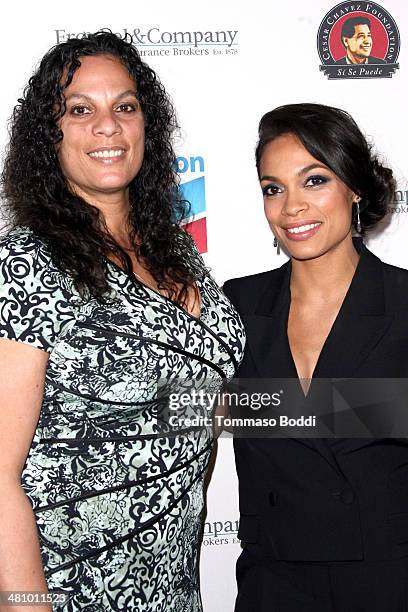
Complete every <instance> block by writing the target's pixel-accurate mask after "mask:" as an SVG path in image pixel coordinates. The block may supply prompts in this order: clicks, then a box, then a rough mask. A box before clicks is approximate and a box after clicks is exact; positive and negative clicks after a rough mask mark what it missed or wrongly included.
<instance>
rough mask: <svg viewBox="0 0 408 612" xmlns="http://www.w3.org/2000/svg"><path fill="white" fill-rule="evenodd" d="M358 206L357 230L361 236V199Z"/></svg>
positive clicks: (357, 202) (357, 201)
mask: <svg viewBox="0 0 408 612" xmlns="http://www.w3.org/2000/svg"><path fill="white" fill-rule="evenodd" d="M356 204H357V222H356V230H357V232H358V233H359V234H361V221H360V198H358V200H356Z"/></svg>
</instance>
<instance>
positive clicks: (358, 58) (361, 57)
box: [334, 17, 386, 64]
mask: <svg viewBox="0 0 408 612" xmlns="http://www.w3.org/2000/svg"><path fill="white" fill-rule="evenodd" d="M341 42H342V43H343V46H344V47H345V49H346V55H345V56H344V57H341V58H340V59H339V60H337V61H336V62H334V63H335V64H386V62H385V61H384V60H383V59H380V58H378V57H374V56H373V55H371V50H372V48H373V39H372V36H371V22H370V20H369V19H368V17H350V18H349V19H346V20H345V21H344V23H343V26H342V28H341Z"/></svg>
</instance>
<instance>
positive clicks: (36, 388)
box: [0, 339, 52, 612]
mask: <svg viewBox="0 0 408 612" xmlns="http://www.w3.org/2000/svg"><path fill="white" fill-rule="evenodd" d="M47 361H48V353H47V352H45V351H43V350H40V349H37V348H34V347H32V346H29V345H27V344H23V343H22V342H15V341H13V340H6V339H0V591H13V592H14V591H42V592H47V584H46V581H45V577H44V571H43V566H42V561H41V555H40V546H39V541H38V534H37V527H36V523H35V519H34V513H33V510H32V507H31V504H30V501H29V499H28V498H27V496H26V494H25V492H24V490H23V489H22V487H21V472H22V469H23V467H24V463H25V460H26V457H27V455H28V452H29V449H30V445H31V441H32V438H33V435H34V431H35V428H36V425H37V421H38V417H39V413H40V409H41V403H42V398H43V392H44V380H45V371H46V367H47ZM1 610H4V612H20V611H21V612H30V611H32V612H40V611H41V612H45V611H49V610H52V607H51V606H50V605H47V606H27V605H26V606H17V605H13V606H4V607H3V606H2V607H1Z"/></svg>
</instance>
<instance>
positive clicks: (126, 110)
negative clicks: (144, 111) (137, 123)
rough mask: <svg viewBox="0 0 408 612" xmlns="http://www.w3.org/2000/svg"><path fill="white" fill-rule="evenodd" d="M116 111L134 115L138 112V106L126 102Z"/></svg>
mask: <svg viewBox="0 0 408 612" xmlns="http://www.w3.org/2000/svg"><path fill="white" fill-rule="evenodd" d="M116 110H118V111H121V112H124V113H132V112H134V111H135V110H136V105H135V104H130V103H129V102H126V103H124V104H120V105H119V106H118V107H117V109H116Z"/></svg>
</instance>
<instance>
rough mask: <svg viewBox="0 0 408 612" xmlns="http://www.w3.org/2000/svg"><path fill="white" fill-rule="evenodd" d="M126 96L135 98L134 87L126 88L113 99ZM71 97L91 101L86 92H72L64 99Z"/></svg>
mask: <svg viewBox="0 0 408 612" xmlns="http://www.w3.org/2000/svg"><path fill="white" fill-rule="evenodd" d="M127 96H133V97H135V98H136V99H137V94H136V91H135V90H134V89H127V90H126V91H123V92H122V93H120V94H118V95H117V96H116V98H115V100H121V99H122V98H127ZM72 98H78V99H81V100H88V101H89V102H92V98H91V97H90V96H88V95H87V94H83V93H79V92H78V93H72V94H70V95H69V96H67V97H66V100H67V101H68V100H71V99H72Z"/></svg>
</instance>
